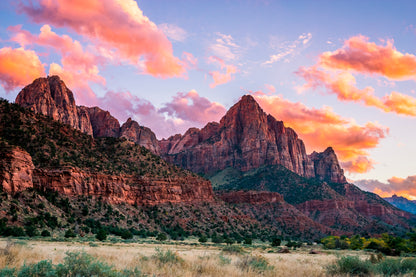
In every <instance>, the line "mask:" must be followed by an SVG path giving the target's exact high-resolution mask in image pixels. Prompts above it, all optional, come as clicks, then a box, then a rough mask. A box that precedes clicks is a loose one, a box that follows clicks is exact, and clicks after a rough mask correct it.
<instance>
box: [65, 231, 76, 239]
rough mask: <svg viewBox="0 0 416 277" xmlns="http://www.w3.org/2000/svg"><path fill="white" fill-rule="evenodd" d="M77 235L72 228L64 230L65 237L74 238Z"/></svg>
mask: <svg viewBox="0 0 416 277" xmlns="http://www.w3.org/2000/svg"><path fill="white" fill-rule="evenodd" d="M76 236H77V234H75V232H74V231H73V230H72V229H68V230H66V232H65V237H66V238H75V237H76Z"/></svg>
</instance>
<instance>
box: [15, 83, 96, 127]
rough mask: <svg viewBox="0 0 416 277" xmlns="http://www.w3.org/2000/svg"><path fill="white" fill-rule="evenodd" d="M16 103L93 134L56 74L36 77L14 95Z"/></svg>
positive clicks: (83, 113) (70, 94) (84, 114)
mask: <svg viewBox="0 0 416 277" xmlns="http://www.w3.org/2000/svg"><path fill="white" fill-rule="evenodd" d="M15 102H16V103H17V104H19V105H21V106H22V107H25V108H29V109H31V110H32V111H34V112H36V113H41V114H44V115H47V116H50V117H52V118H53V119H54V120H58V121H60V122H63V123H65V124H68V125H70V126H71V127H73V128H75V129H78V130H81V131H82V132H84V133H87V134H89V135H92V134H93V131H92V127H91V123H90V122H89V120H88V119H87V115H86V113H85V112H82V111H81V112H80V113H78V109H77V107H76V105H75V100H74V95H73V94H72V91H71V90H69V89H68V88H67V87H66V85H65V83H64V82H63V81H62V80H61V79H60V78H59V77H58V76H48V77H47V78H38V79H36V80H34V81H33V83H32V84H30V85H28V86H26V87H25V88H23V89H22V91H20V92H19V94H18V95H17V97H16V101H15Z"/></svg>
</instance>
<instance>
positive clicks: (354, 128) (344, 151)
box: [253, 92, 388, 173]
mask: <svg viewBox="0 0 416 277" xmlns="http://www.w3.org/2000/svg"><path fill="white" fill-rule="evenodd" d="M253 94H254V97H255V98H256V100H257V101H258V103H259V104H260V106H261V107H262V108H263V109H264V110H265V111H266V112H267V113H270V114H271V115H273V116H274V117H275V118H276V119H278V120H283V121H284V122H285V125H287V126H289V127H292V128H293V129H294V130H296V132H297V133H298V135H299V137H300V138H301V139H302V140H303V141H304V142H305V144H306V146H307V148H308V149H314V150H318V151H323V150H324V149H325V148H326V147H328V146H332V147H333V148H334V149H335V151H336V153H337V154H338V156H339V159H340V161H341V162H343V164H345V165H346V168H345V169H346V170H348V171H349V172H351V173H363V172H367V171H368V170H370V169H371V168H372V164H373V161H372V160H370V159H368V158H366V156H367V155H368V153H367V150H369V149H372V148H375V147H377V145H378V144H379V141H380V139H382V138H384V137H385V136H386V134H387V133H388V128H386V127H383V126H380V125H379V124H377V123H374V122H367V123H366V124H365V125H363V126H360V125H358V124H356V123H355V122H354V120H352V119H347V118H343V117H341V116H340V115H338V114H336V113H334V112H333V111H332V109H331V108H329V107H323V108H321V109H314V108H308V107H306V106H305V105H304V104H302V103H294V102H291V101H289V100H286V99H284V98H282V97H280V96H276V95H274V96H268V95H265V94H264V93H261V92H255V93H253ZM323 142H325V145H323Z"/></svg>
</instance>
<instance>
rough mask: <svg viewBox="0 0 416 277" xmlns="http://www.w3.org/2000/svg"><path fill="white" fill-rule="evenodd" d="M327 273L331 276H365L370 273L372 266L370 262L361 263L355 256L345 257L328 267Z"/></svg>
mask: <svg viewBox="0 0 416 277" xmlns="http://www.w3.org/2000/svg"><path fill="white" fill-rule="evenodd" d="M327 271H328V273H329V274H332V275H340V274H351V275H358V276H367V275H369V274H370V272H372V264H371V262H370V261H363V260H361V259H360V258H359V257H357V256H346V257H341V258H339V259H338V260H337V261H336V262H335V264H332V265H330V266H328V267H327Z"/></svg>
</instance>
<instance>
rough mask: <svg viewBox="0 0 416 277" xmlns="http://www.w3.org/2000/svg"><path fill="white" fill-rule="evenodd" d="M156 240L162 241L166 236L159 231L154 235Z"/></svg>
mask: <svg viewBox="0 0 416 277" xmlns="http://www.w3.org/2000/svg"><path fill="white" fill-rule="evenodd" d="M156 239H157V240H158V241H164V240H167V239H168V236H167V235H166V234H165V233H159V234H158V235H157V237H156Z"/></svg>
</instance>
